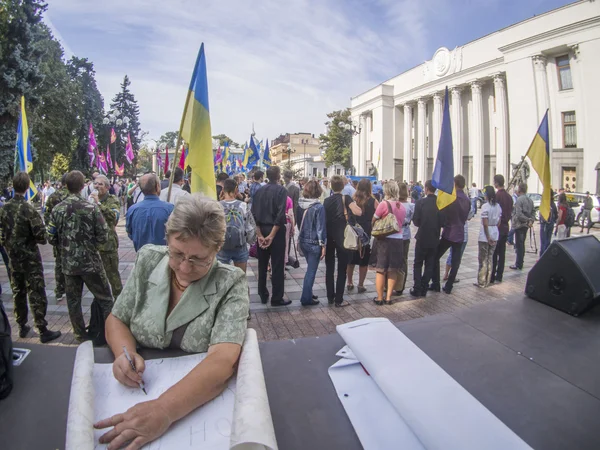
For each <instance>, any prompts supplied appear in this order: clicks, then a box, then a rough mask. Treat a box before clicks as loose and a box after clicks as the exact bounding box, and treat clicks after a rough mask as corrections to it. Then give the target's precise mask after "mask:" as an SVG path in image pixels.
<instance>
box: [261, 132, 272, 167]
mask: <svg viewBox="0 0 600 450" xmlns="http://www.w3.org/2000/svg"><path fill="white" fill-rule="evenodd" d="M263 164H264V166H265V167H266V168H267V169H268V168H269V167H271V165H272V164H273V163H272V162H271V153H270V152H269V140H268V139H267V145H266V146H265V153H264V155H263Z"/></svg>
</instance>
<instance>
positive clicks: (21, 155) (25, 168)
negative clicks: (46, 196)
mask: <svg viewBox="0 0 600 450" xmlns="http://www.w3.org/2000/svg"><path fill="white" fill-rule="evenodd" d="M15 163H16V164H15V173H16V172H27V173H29V172H31V171H32V170H33V157H32V155H31V142H30V141H29V127H28V126H27V114H25V97H24V96H21V115H20V117H19V126H18V127H17V144H16V146H15ZM29 183H30V184H29V192H28V193H27V199H28V200H29V199H31V198H33V197H35V195H36V194H37V192H38V191H37V189H36V188H35V185H34V184H33V181H29Z"/></svg>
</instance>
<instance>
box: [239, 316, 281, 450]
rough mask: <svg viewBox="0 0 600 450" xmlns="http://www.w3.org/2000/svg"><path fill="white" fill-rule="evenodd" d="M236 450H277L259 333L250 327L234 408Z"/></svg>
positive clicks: (240, 365)
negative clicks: (258, 337) (257, 335)
mask: <svg viewBox="0 0 600 450" xmlns="http://www.w3.org/2000/svg"><path fill="white" fill-rule="evenodd" d="M230 448H231V449H232V450H233V449H235V450H277V440H276V439H275V430H274V428H273V419H272V418H271V409H270V408H269V398H268V397H267V386H266V384H265V377H264V373H263V368H262V362H261V359H260V350H259V348H258V339H257V337H256V331H255V330H253V329H252V328H249V329H248V330H247V331H246V340H245V341H244V347H243V349H242V354H241V356H240V363H239V366H238V373H237V392H236V396H235V406H234V408H233V426H232V430H231V444H230Z"/></svg>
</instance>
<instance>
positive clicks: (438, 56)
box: [423, 47, 462, 83]
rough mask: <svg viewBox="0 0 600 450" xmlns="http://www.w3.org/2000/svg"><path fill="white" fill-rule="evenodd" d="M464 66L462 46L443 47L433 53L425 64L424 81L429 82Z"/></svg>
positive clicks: (458, 70)
mask: <svg viewBox="0 0 600 450" xmlns="http://www.w3.org/2000/svg"><path fill="white" fill-rule="evenodd" d="M461 68H462V47H456V48H455V49H454V50H448V49H447V48H446V47H441V48H439V49H437V51H436V52H435V53H434V54H433V58H431V60H430V61H425V63H424V64H423V78H424V79H423V82H424V83H428V82H430V81H435V80H438V79H440V78H444V77H445V76H447V75H452V74H454V73H457V72H460V69H461Z"/></svg>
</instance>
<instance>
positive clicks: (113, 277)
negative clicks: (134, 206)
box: [98, 194, 123, 298]
mask: <svg viewBox="0 0 600 450" xmlns="http://www.w3.org/2000/svg"><path fill="white" fill-rule="evenodd" d="M99 200H100V204H99V205H98V206H99V207H100V212H102V215H103V216H104V220H105V221H106V225H107V226H108V240H107V241H106V243H105V244H101V245H99V246H98V250H100V257H101V258H102V264H103V265H104V270H105V271H106V276H107V278H108V281H109V283H110V287H111V288H112V294H113V297H114V298H117V297H118V296H119V294H120V293H121V291H122V290H123V284H122V283H121V275H120V274H119V238H118V237H117V232H116V230H115V227H116V226H117V223H118V222H119V216H120V214H121V212H120V210H121V205H120V204H119V199H118V198H117V197H116V196H114V195H110V194H106V196H105V197H104V198H103V199H102V198H101V199H99Z"/></svg>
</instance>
